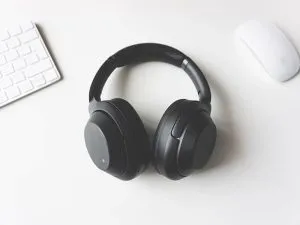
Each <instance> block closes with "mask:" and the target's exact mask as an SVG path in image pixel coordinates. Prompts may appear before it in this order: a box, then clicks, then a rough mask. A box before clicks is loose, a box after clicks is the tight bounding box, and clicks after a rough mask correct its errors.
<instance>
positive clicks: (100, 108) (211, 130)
mask: <svg viewBox="0 0 300 225" xmlns="http://www.w3.org/2000/svg"><path fill="white" fill-rule="evenodd" d="M145 61H161V62H167V63H170V64H172V65H175V66H178V67H181V68H182V69H183V70H184V71H185V72H186V73H187V74H188V75H189V76H190V78H191V79H192V81H193V83H194V84H195V87H196V89H197V91H198V94H199V101H189V100H185V99H180V100H177V101H175V102H174V103H173V104H171V105H170V106H169V107H168V109H167V110H166V112H165V113H164V115H163V117H162V119H161V121H160V122H159V125H158V128H157V131H156V133H155V136H154V142H153V151H150V144H149V142H148V137H147V134H146V131H145V128H144V126H143V123H142V121H141V119H140V118H139V116H138V114H137V113H136V111H135V110H134V108H133V107H132V106H131V105H130V104H129V103H128V102H127V101H125V100H123V99H112V100H108V101H101V100H100V99H101V98H100V95H101V92H102V89H103V87H104V84H105V82H106V80H107V79H108V77H109V76H110V74H111V73H112V72H113V71H114V69H115V68H118V67H122V66H126V65H129V64H133V63H141V62H145ZM89 100H90V104H89V113H90V119H89V121H88V123H87V125H86V127H85V132H84V136H85V142H86V147H87V149H88V152H89V155H90V156H91V158H92V160H93V162H94V163H95V165H96V166H97V167H98V168H100V169H101V170H104V171H106V172H107V173H109V174H111V175H113V176H115V177H118V178H120V179H122V180H130V179H132V178H134V177H136V176H137V175H138V174H139V173H141V172H142V171H143V170H144V169H145V167H146V165H147V164H148V163H149V162H150V161H153V164H154V166H155V168H156V170H157V171H158V172H159V173H160V174H162V175H164V176H166V177H168V178H170V179H173V180H178V179H181V178H183V177H186V176H188V175H190V174H191V173H192V172H193V171H194V170H195V169H200V168H202V167H203V166H204V165H205V164H206V162H207V161H208V159H209V157H210V155H211V153H212V150H213V148H214V145H215V140H216V135H217V134H216V127H215V125H214V123H213V121H212V119H211V117H210V112H211V105H210V102H211V93H210V89H209V86H208V83H207V81H206V79H205V77H204V75H203V74H202V72H201V70H200V69H199V68H198V67H197V65H196V64H195V63H194V62H193V61H192V60H191V59H190V58H188V57H187V56H186V55H184V54H183V53H182V52H180V51H178V50H177V49H174V48H172V47H169V46H166V45H161V44H153V43H146V44H138V45H133V46H129V47H127V48H124V49H122V50H120V51H118V52H117V53H116V54H114V55H113V56H111V57H109V58H108V59H107V60H106V61H105V62H104V64H103V65H102V66H101V68H100V69H99V71H98V72H97V74H96V76H95V78H94V80H93V82H92V84H91V88H90V93H89Z"/></svg>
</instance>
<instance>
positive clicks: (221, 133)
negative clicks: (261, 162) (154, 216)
mask: <svg viewBox="0 0 300 225" xmlns="http://www.w3.org/2000/svg"><path fill="white" fill-rule="evenodd" d="M133 67H134V65H132V66H127V67H123V68H121V69H120V70H119V71H118V72H117V73H118V76H117V79H116V80H115V81H116V82H115V84H114V85H115V87H116V88H115V92H114V93H113V95H116V96H123V97H126V92H127V91H126V90H127V87H128V85H129V77H130V74H131V73H130V71H131V70H132V69H133ZM204 74H206V77H207V80H208V82H209V85H210V88H211V90H212V92H213V100H214V103H213V104H212V114H213V115H212V117H213V120H214V122H215V125H216V127H217V139H216V144H215V148H214V151H213V153H212V155H211V157H210V160H209V161H208V163H207V164H206V165H205V166H204V167H203V168H202V169H200V170H195V171H194V173H193V174H194V175H196V177H198V176H200V174H202V175H203V174H204V173H210V172H212V171H214V170H216V169H222V168H223V167H226V166H228V165H230V164H231V163H232V162H233V161H234V160H236V159H237V158H238V157H239V156H240V153H239V152H238V148H239V147H238V146H239V144H238V138H237V135H238V133H237V130H236V129H235V126H234V117H233V115H232V113H231V107H230V104H229V99H228V97H227V95H226V92H225V91H224V90H223V87H222V86H221V85H220V84H219V83H218V82H217V80H215V79H212V76H208V75H207V74H208V73H207V72H204ZM139 115H140V117H141V119H142V121H143V123H144V126H145V129H146V132H147V134H148V138H149V143H150V145H151V149H153V147H152V146H153V139H154V135H155V132H156V129H157V124H158V122H159V121H156V120H157V119H156V118H153V117H151V116H149V114H147V115H146V114H145V112H144V113H141V112H139ZM154 174H156V171H155V168H154V167H153V165H152V162H150V163H149V166H148V167H147V169H146V170H145V171H144V172H143V175H146V176H153V175H154ZM194 177H195V176H194Z"/></svg>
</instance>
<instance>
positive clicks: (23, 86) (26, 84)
mask: <svg viewBox="0 0 300 225" xmlns="http://www.w3.org/2000/svg"><path fill="white" fill-rule="evenodd" d="M18 87H19V88H20V90H21V92H22V93H26V92H28V91H31V90H32V89H33V86H32V84H31V82H30V81H29V80H25V81H22V82H20V83H19V84H18Z"/></svg>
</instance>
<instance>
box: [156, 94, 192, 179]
mask: <svg viewBox="0 0 300 225" xmlns="http://www.w3.org/2000/svg"><path fill="white" fill-rule="evenodd" d="M187 102H188V101H187V100H185V99H180V100H177V101H175V102H173V103H172V104H171V105H170V106H169V107H168V108H167V110H166V111H165V113H164V114H163V116H162V118H161V120H160V121H159V124H158V127H157V129H156V132H155V135H154V142H153V149H154V161H153V163H154V167H155V169H156V170H157V172H159V173H160V174H163V175H165V176H167V177H171V178H172V179H176V177H177V176H178V175H177V164H176V157H177V151H176V150H174V149H177V147H178V145H177V141H176V140H175V139H174V138H172V136H171V133H172V129H173V127H174V124H175V123H176V120H177V118H178V117H179V115H180V109H181V108H183V107H186V106H187V105H188V104H187ZM166 149H167V150H166Z"/></svg>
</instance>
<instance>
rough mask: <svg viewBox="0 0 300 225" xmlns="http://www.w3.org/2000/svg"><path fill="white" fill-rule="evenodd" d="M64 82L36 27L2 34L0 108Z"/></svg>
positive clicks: (25, 25)
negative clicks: (61, 81) (61, 80)
mask: <svg viewBox="0 0 300 225" xmlns="http://www.w3.org/2000/svg"><path fill="white" fill-rule="evenodd" d="M60 78H61V76H60V74H59V73H58V70H57V69H56V67H55V65H54V62H53V60H52V59H51V56H50V54H49V52H48V50H47V49H46V46H45V44H44V42H43V40H42V38H41V36H40V33H39V31H38V29H37V27H36V25H35V24H34V23H32V22H26V23H22V24H20V25H18V26H15V27H12V28H10V29H7V30H4V31H3V32H2V33H1V34H0V107H2V106H4V105H7V104H8V103H10V102H12V101H15V100H17V99H19V98H22V97H24V96H25V95H28V94H30V93H32V92H35V91H37V90H40V89H41V88H44V87H46V86H48V85H50V84H52V83H54V82H56V81H58V80H60Z"/></svg>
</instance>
